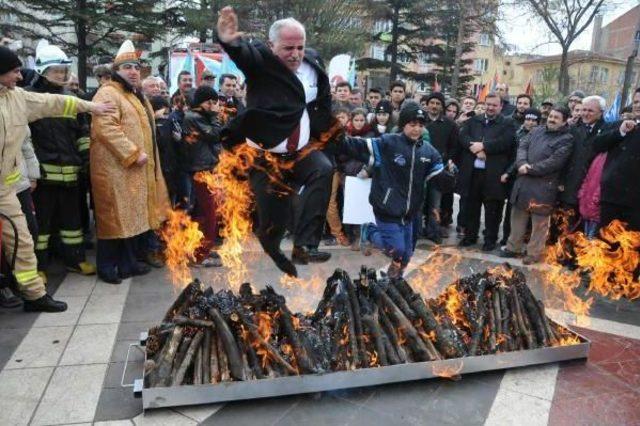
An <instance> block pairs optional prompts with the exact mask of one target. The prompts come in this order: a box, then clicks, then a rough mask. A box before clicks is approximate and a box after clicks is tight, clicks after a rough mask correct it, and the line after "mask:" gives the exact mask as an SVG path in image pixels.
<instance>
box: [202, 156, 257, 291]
mask: <svg viewBox="0 0 640 426" xmlns="http://www.w3.org/2000/svg"><path fill="white" fill-rule="evenodd" d="M257 155H258V151H257V150H255V149H253V148H251V147H250V146H248V145H246V144H241V145H238V146H237V147H235V148H234V149H233V151H223V152H222V153H221V154H220V161H219V162H218V164H217V166H216V168H215V171H213V172H211V171H207V172H200V173H197V174H196V175H195V176H194V178H195V179H196V180H197V181H199V182H203V183H205V184H206V185H207V188H208V189H209V191H211V192H212V193H214V194H216V195H217V198H218V200H219V204H218V214H219V215H220V218H221V220H222V230H221V231H220V234H221V235H222V237H223V238H224V242H223V244H222V247H221V248H220V249H219V251H218V254H219V255H220V257H221V258H222V263H223V264H224V265H225V266H226V267H227V268H228V272H227V281H228V283H229V285H231V286H237V285H240V284H241V283H242V282H243V281H244V280H245V278H246V276H247V267H246V264H245V262H243V259H242V253H243V252H244V249H243V245H244V243H245V241H246V239H247V237H248V236H249V235H250V234H251V223H252V222H251V202H252V198H253V195H252V193H251V188H250V187H249V181H248V180H247V179H246V175H247V174H248V172H249V169H250V168H251V167H252V166H253V164H254V161H255V158H256V156H257Z"/></svg>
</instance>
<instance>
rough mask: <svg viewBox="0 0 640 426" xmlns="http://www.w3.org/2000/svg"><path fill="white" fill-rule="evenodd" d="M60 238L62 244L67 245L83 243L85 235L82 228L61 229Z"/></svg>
mask: <svg viewBox="0 0 640 426" xmlns="http://www.w3.org/2000/svg"><path fill="white" fill-rule="evenodd" d="M60 239H61V240H62V244H66V245H70V246H71V245H77V244H82V243H83V242H84V237H83V235H82V229H77V230H73V231H69V230H65V229H61V230H60Z"/></svg>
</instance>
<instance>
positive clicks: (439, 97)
mask: <svg viewBox="0 0 640 426" xmlns="http://www.w3.org/2000/svg"><path fill="white" fill-rule="evenodd" d="M431 99H437V100H439V101H440V103H441V104H442V108H444V104H445V100H444V95H443V94H442V93H440V92H433V93H431V94H430V95H428V96H427V104H428V103H429V101H430V100H431Z"/></svg>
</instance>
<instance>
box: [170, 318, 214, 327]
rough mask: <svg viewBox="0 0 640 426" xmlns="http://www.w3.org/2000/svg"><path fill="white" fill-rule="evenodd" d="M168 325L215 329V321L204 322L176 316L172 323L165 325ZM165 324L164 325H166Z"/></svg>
mask: <svg viewBox="0 0 640 426" xmlns="http://www.w3.org/2000/svg"><path fill="white" fill-rule="evenodd" d="M164 324H167V325H186V326H191V327H204V328H211V327H213V321H209V320H203V319H194V318H187V317H183V316H182V315H176V316H175V317H173V319H172V320H171V322H170V323H164ZM164 324H163V325H164Z"/></svg>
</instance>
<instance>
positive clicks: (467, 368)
mask: <svg viewBox="0 0 640 426" xmlns="http://www.w3.org/2000/svg"><path fill="white" fill-rule="evenodd" d="M565 328H566V327H565ZM570 331H571V330H570ZM571 333H572V334H573V335H575V336H576V337H578V338H579V339H580V342H581V343H579V344H575V345H570V346H559V347H549V348H540V349H531V350H524V351H513V352H504V353H498V354H493V355H482V356H473V357H464V358H452V359H447V360H442V361H427V362H415V363H408V364H398V365H391V366H387V367H373V368H362V369H357V370H351V371H338V372H332V373H324V374H306V375H300V376H289V377H278V378H275V379H260V380H249V381H246V382H223V383H217V384H207V385H191V386H174V387H154V388H143V383H144V377H143V378H142V379H138V380H136V381H135V382H134V383H133V384H131V385H123V386H131V387H133V388H134V394H135V395H136V396H142V407H143V409H144V410H147V409H153V408H163V407H177V406H184V405H199V404H211V403H216V402H229V401H241V400H249V399H257V398H269V397H277V396H285V395H296V394H304V393H312V392H322V391H331V390H336V389H348V388H359V387H366V386H375V385H384V384H388V383H400V382H408V381H414V380H423V379H431V378H434V377H443V376H445V377H446V376H451V375H464V374H469V373H478V372H481V371H491V370H504V369H509V368H516V367H525V366H530V365H537V364H546V363H552V362H558V361H568V360H575V359H586V358H587V357H588V355H589V348H590V347H591V342H590V341H589V340H588V339H587V338H585V337H583V336H581V335H580V334H578V333H575V332H573V331H571ZM145 335H146V333H143V334H142V335H141V344H142V345H144V341H145V340H146V338H145ZM125 371H126V364H125ZM124 373H125V372H123V377H124Z"/></svg>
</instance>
